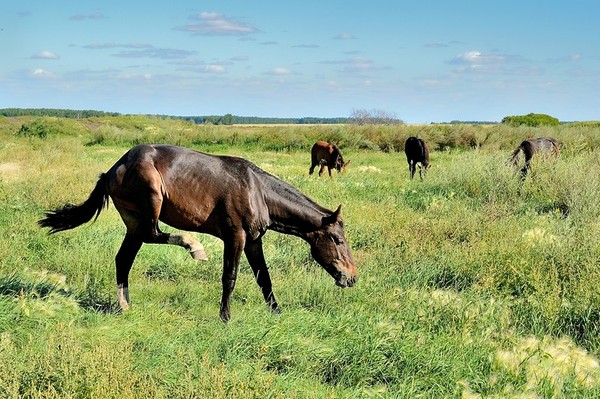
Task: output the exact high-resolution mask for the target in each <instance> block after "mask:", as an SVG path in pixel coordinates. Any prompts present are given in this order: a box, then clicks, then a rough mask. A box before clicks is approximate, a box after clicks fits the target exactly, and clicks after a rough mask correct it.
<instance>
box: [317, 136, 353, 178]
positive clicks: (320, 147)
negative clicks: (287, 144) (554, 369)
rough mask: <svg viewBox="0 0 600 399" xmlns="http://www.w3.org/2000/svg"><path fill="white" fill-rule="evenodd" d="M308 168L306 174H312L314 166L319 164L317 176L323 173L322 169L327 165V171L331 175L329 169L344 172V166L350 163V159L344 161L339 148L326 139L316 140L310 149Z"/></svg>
mask: <svg viewBox="0 0 600 399" xmlns="http://www.w3.org/2000/svg"><path fill="white" fill-rule="evenodd" d="M310 159H311V164H310V169H309V170H308V174H309V175H312V174H313V172H314V170H315V167H316V166H317V165H320V166H321V168H320V169H319V176H322V175H323V170H324V169H325V166H327V171H328V172H329V176H330V177H331V169H335V170H337V171H338V173H339V172H345V171H346V168H347V167H348V165H349V164H350V161H348V162H344V158H343V157H342V153H341V152H340V149H339V148H337V146H336V145H335V144H331V143H328V142H326V141H317V142H316V143H315V144H314V145H313V146H312V149H311V150H310Z"/></svg>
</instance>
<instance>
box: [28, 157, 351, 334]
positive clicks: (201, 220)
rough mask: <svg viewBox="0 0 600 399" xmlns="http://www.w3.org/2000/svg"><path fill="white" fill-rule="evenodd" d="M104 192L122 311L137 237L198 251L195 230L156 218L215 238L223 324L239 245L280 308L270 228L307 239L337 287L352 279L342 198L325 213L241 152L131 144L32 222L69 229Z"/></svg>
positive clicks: (91, 212) (199, 255)
mask: <svg viewBox="0 0 600 399" xmlns="http://www.w3.org/2000/svg"><path fill="white" fill-rule="evenodd" d="M109 196H110V198H112V200H113V203H114V205H115V207H116V208H117V211H118V212H119V214H120V215H121V219H122V220H123V222H124V223H125V226H126V227H127V233H126V234H125V239H124V240H123V243H122V244H121V248H120V249H119V251H118V253H117V256H116V259H115V262H116V270H117V300H118V303H119V305H120V307H121V308H122V309H127V308H128V307H129V280H128V277H129V271H130V269H131V266H132V264H133V261H134V259H135V257H136V255H137V253H138V251H139V249H140V247H141V246H142V243H148V244H174V245H179V246H181V247H184V248H185V249H187V250H188V251H189V252H190V254H191V255H192V257H193V258H194V259H207V257H206V254H205V253H204V249H203V247H202V245H201V244H200V243H199V242H198V241H197V240H196V239H195V238H193V237H192V236H191V235H189V234H168V233H163V232H162V231H161V230H160V229H159V226H158V221H159V220H160V221H162V222H164V223H166V224H168V225H170V226H173V227H175V228H177V229H181V230H187V231H196V232H200V233H208V234H211V235H213V236H215V237H218V238H220V239H221V240H223V243H224V253H223V276H222V284H223V294H222V298H221V310H220V316H221V319H222V320H223V321H225V322H227V321H228V320H229V318H230V311H229V308H230V303H231V293H232V291H233V289H234V286H235V282H236V278H237V274H238V266H239V263H240V257H241V254H242V252H244V253H245V254H246V258H247V259H248V262H249V263H250V266H251V268H252V271H253V272H254V277H255V279H256V282H257V283H258V285H259V286H260V288H261V290H262V293H263V296H264V299H265V301H266V303H267V305H268V306H269V307H270V308H271V310H272V311H273V312H276V313H279V306H278V304H277V302H276V300H275V295H274V294H273V291H272V286H271V278H270V276H269V271H268V269H267V265H266V262H265V258H264V254H263V246H262V237H263V235H264V234H265V233H266V231H267V230H269V229H270V230H274V231H277V232H280V233H285V234H291V235H295V236H298V237H300V238H302V239H304V240H305V241H307V242H308V243H309V244H310V249H311V254H312V256H313V258H314V259H315V260H316V261H317V262H318V263H319V264H320V265H321V266H322V267H323V268H324V269H325V270H326V271H327V272H328V273H329V274H330V275H331V276H332V277H333V278H334V280H335V283H336V284H337V285H338V286H340V287H351V286H352V285H354V283H355V282H356V268H355V265H354V261H353V260H352V256H351V254H350V248H349V246H348V244H347V241H346V237H345V236H344V224H343V221H342V219H341V218H340V211H341V205H340V207H338V209H337V210H336V211H334V212H332V211H330V210H328V209H326V208H324V207H322V206H320V205H318V204H317V203H316V202H314V201H313V200H311V199H310V198H308V197H307V196H305V195H304V194H302V193H301V192H299V191H298V190H297V189H295V188H294V187H292V186H290V185H289V184H287V183H285V182H283V181H281V180H280V179H278V178H276V177H274V176H272V175H271V174H269V173H267V172H265V171H263V170H261V169H260V168H258V167H257V166H256V165H254V164H253V163H251V162H249V161H247V160H245V159H242V158H236V157H229V156H214V155H208V154H204V153H201V152H197V151H193V150H190V149H186V148H181V147H175V146H170V145H140V146H137V147H134V148H132V149H130V150H129V151H128V152H127V153H126V154H125V155H123V156H122V157H121V159H119V160H118V161H117V163H115V164H114V165H113V166H112V167H111V168H110V169H109V170H108V172H106V173H103V174H101V175H100V178H99V180H98V182H97V183H96V186H95V188H94V189H93V191H92V193H91V194H90V196H89V198H88V199H87V200H86V201H85V202H83V203H82V204H80V205H65V206H63V207H62V208H58V209H55V210H53V211H49V212H47V213H46V214H45V218H43V219H41V220H40V221H39V222H38V223H39V224H40V226H42V227H49V228H50V233H56V232H59V231H63V230H68V229H72V228H74V227H77V226H79V225H81V224H83V223H86V222H88V221H90V220H91V219H92V218H93V217H94V216H96V218H97V217H98V215H99V214H100V212H101V211H102V209H103V208H104V207H105V206H107V204H108V197H109Z"/></svg>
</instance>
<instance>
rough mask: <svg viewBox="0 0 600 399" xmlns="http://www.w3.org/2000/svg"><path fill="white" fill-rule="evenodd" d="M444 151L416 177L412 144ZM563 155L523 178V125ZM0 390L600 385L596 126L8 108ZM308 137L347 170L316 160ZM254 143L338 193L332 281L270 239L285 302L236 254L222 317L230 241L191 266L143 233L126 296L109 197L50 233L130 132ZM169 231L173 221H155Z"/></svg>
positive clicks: (264, 391) (345, 394)
mask: <svg viewBox="0 0 600 399" xmlns="http://www.w3.org/2000/svg"><path fill="white" fill-rule="evenodd" d="M412 134H416V135H419V136H421V137H423V138H425V139H426V140H427V141H428V142H429V143H430V146H431V147H432V154H431V160H432V164H433V166H432V168H431V169H430V170H429V174H428V176H427V178H426V179H425V181H423V182H421V181H419V180H418V179H415V180H413V181H410V180H409V179H408V167H407V165H406V160H405V157H404V154H403V153H402V152H400V151H401V150H402V144H403V142H404V139H405V138H406V137H407V136H408V135H412ZM536 136H554V137H556V138H557V139H558V140H559V141H560V142H561V143H562V144H563V146H562V149H561V156H560V158H559V159H557V160H547V161H543V160H538V161H536V162H535V163H534V165H533V168H534V173H533V178H531V177H528V178H527V179H526V180H525V181H524V182H522V183H521V182H520V181H519V179H518V177H517V176H515V175H514V173H513V170H512V169H511V168H510V167H509V166H507V165H506V160H507V159H508V157H509V155H510V152H511V151H512V150H513V148H515V147H516V146H517V145H518V143H519V142H520V141H521V140H522V139H524V138H526V137H536ZM0 139H1V140H0V235H1V236H2V237H3V238H2V240H0V259H2V261H1V262H0V397H2V398H119V399H125V398H369V397H372V398H417V397H422V398H508V397H510V398H538V397H539V398H560V397H569V398H598V397H600V365H599V363H598V357H599V356H600V335H599V333H600V286H599V284H598V282H599V281H600V262H599V259H600V243H599V241H598V237H600V202H599V201H598V198H600V175H599V174H598V170H600V149H599V146H600V128H599V127H598V126H597V125H594V124H588V125H573V126H560V127H557V128H552V129H550V128H509V127H506V126H486V127H484V126H466V125H457V126H447V125H440V126H368V127H356V126H343V125H337V126H311V127H303V126H273V127H269V126H252V127H244V126H195V125H193V124H190V123H186V122H182V121H175V120H164V119H158V118H148V117H114V118H103V119H85V120H66V119H56V118H44V119H33V118H0ZM316 139H326V140H334V141H336V142H337V143H339V145H340V147H341V149H342V151H343V153H344V158H345V159H346V160H351V161H352V163H351V165H350V167H349V169H348V172H347V173H346V174H345V175H338V174H335V175H334V176H333V177H332V178H329V177H325V176H324V177H322V178H318V177H317V176H315V175H313V176H309V175H308V167H309V166H310V159H309V154H308V150H309V149H310V146H311V145H312V144H313V143H314V141H315V140H316ZM144 142H163V143H172V144H179V145H185V146H187V147H191V148H194V149H197V150H201V151H206V152H211V153H221V154H230V155H236V156H242V157H245V158H248V159H250V160H251V161H253V162H255V163H256V164H257V165H259V166H260V167H261V168H263V169H265V170H267V171H268V172H270V173H273V174H275V175H277V176H279V177H280V178H282V179H283V180H285V181H287V182H289V183H291V184H292V185H294V186H295V187H297V188H299V189H300V190H301V191H302V192H304V193H306V194H307V195H309V196H310V197H312V198H314V199H315V200H317V202H319V203H320V204H322V205H324V206H326V207H328V208H330V209H335V208H336V207H337V205H339V204H342V205H343V211H342V216H343V218H344V220H345V223H346V235H347V238H348V240H349V242H350V245H351V247H352V251H353V256H354V259H355V261H356V263H357V266H358V271H359V281H358V283H357V285H356V286H355V287H353V288H349V289H343V290H342V289H339V288H338V287H336V286H335V285H334V282H333V280H332V279H331V278H330V277H329V276H328V275H327V273H326V272H325V271H324V270H322V269H321V268H320V267H319V266H318V265H317V264H316V263H315V262H314V261H313V260H312V259H311V257H310V254H309V247H308V245H307V244H305V243H304V242H303V241H301V240H300V239H298V238H295V237H292V236H285V235H281V234H278V233H274V232H269V233H268V234H267V235H266V237H265V240H264V243H265V255H266V258H267V262H268V264H269V266H270V271H271V274H272V279H273V284H274V290H275V293H276V295H277V296H278V299H279V303H280V305H281V306H282V309H283V314H281V315H278V316H275V315H271V314H270V312H269V311H268V310H267V308H266V306H265V305H264V302H263V299H262V295H261V293H260V290H259V289H258V288H257V286H256V284H255V282H254V280H253V277H252V272H251V270H250V268H249V266H248V264H247V263H246V261H245V259H244V260H243V263H242V265H241V268H240V276H239V279H238V283H237V286H236V290H235V292H234V298H233V303H232V309H231V310H232V320H231V322H230V323H228V324H223V323H222V322H221V321H220V320H219V316H218V313H219V300H220V294H221V278H220V277H221V261H222V254H221V252H222V248H223V246H222V243H221V242H220V241H218V240H216V239H214V238H212V237H210V236H204V235H203V236H199V239H200V240H201V242H203V243H204V245H205V248H206V250H207V253H208V255H209V257H210V260H209V261H208V262H202V263H196V262H195V261H193V260H192V259H191V258H190V257H189V256H188V254H187V253H186V251H184V250H182V249H181V248H177V247H172V246H158V245H145V246H144V247H143V248H142V250H141V251H140V253H139V255H138V257H137V259H136V261H135V263H134V266H133V270H132V273H131V278H130V290H131V299H132V308H131V309H130V310H129V311H128V312H126V313H123V314H121V313H120V312H118V311H117V307H116V304H115V300H116V296H115V276H114V274H115V273H114V256H115V254H116V251H117V249H118V247H119V245H120V243H121V241H122V238H123V235H124V226H123V224H122V222H121V221H120V219H119V216H118V214H117V212H116V211H115V210H114V208H112V207H110V208H109V209H108V210H106V211H104V212H103V213H102V215H101V216H100V218H99V219H98V220H97V222H96V223H94V224H89V225H84V226H81V227H79V228H77V229H75V230H72V231H67V232H64V233H60V234H57V235H53V236H48V235H47V234H46V232H45V231H43V230H41V229H39V228H38V227H37V225H36V221H37V220H38V219H39V218H41V217H42V215H43V212H44V211H45V210H47V209H51V208H55V207H57V206H59V205H62V204H64V203H66V202H73V203H79V202H81V201H83V200H84V199H85V198H87V196H88V195H89V193H90V192H91V189H92V188H93V185H94V184H95V181H96V178H97V176H98V173H100V172H103V171H106V170H107V169H108V168H109V167H110V166H111V165H112V164H113V163H114V162H115V161H116V160H117V159H118V158H119V157H120V156H121V155H122V154H123V153H124V152H125V151H127V150H128V149H129V148H130V147H131V146H132V145H134V144H137V143H144ZM164 229H165V230H169V228H168V227H164Z"/></svg>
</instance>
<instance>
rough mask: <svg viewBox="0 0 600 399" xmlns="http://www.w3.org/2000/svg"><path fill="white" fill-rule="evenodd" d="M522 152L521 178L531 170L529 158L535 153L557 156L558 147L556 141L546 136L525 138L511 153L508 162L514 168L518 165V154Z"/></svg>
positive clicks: (558, 152)
mask: <svg viewBox="0 0 600 399" xmlns="http://www.w3.org/2000/svg"><path fill="white" fill-rule="evenodd" d="M521 153H523V156H524V158H525V160H524V162H523V166H522V167H521V169H520V172H521V178H522V179H525V177H527V173H528V172H529V171H530V170H531V160H532V158H533V156H534V155H535V154H540V155H543V156H552V157H554V158H556V157H558V155H559V154H560V148H559V144H558V141H556V139H553V138H547V137H538V138H535V139H527V140H524V141H523V142H522V143H521V144H520V145H519V146H518V147H517V149H516V150H514V151H513V153H512V154H511V157H510V159H509V160H508V162H509V163H512V164H513V166H514V167H515V169H517V168H518V167H519V166H518V164H519V157H520V154H521Z"/></svg>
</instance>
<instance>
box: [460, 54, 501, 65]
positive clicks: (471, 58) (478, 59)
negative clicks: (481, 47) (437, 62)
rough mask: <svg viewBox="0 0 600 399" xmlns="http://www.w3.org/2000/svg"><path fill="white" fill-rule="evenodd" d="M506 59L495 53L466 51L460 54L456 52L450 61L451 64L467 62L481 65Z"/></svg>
mask: <svg viewBox="0 0 600 399" xmlns="http://www.w3.org/2000/svg"><path fill="white" fill-rule="evenodd" d="M505 61H506V57H505V56H503V55H497V54H483V53H481V52H480V51H467V52H465V53H462V54H458V55H457V56H456V57H454V59H453V60H452V61H451V63H453V64H469V65H483V64H497V63H502V62H505Z"/></svg>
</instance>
